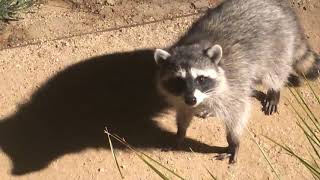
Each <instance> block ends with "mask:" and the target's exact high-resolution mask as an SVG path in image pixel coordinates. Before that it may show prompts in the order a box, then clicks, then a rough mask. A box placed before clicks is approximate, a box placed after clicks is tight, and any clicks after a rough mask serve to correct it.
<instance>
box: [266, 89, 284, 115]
mask: <svg viewBox="0 0 320 180" xmlns="http://www.w3.org/2000/svg"><path fill="white" fill-rule="evenodd" d="M279 100H280V91H275V90H268V92H267V95H266V97H265V99H264V101H263V108H262V110H263V112H264V113H265V114H266V115H272V114H273V113H277V112H278V104H279Z"/></svg>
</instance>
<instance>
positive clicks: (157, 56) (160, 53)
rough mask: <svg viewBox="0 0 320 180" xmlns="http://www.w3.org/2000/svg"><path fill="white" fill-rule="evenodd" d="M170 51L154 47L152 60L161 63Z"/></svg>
mask: <svg viewBox="0 0 320 180" xmlns="http://www.w3.org/2000/svg"><path fill="white" fill-rule="evenodd" d="M170 56H171V55H170V53H168V52H167V51H165V50H162V49H156V50H155V52H154V60H155V61H156V63H157V64H161V62H163V61H165V60H166V59H168V58H169V57H170Z"/></svg>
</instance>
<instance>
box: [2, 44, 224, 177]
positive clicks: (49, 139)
mask: <svg viewBox="0 0 320 180" xmlns="http://www.w3.org/2000/svg"><path fill="white" fill-rule="evenodd" d="M155 70H156V66H155V64H154V61H153V53H152V51H151V50H138V51H133V52H125V53H115V54H110V55H104V56H100V57H96V58H92V59H88V60H86V61H84V62H81V63H78V64H76V65H73V66H71V67H68V68H66V69H65V70H63V71H62V72H60V73H58V74H57V75H56V76H54V77H53V78H51V79H50V80H48V81H47V82H46V83H45V84H44V85H42V87H40V88H39V90H38V91H36V92H35V93H34V94H33V95H32V98H31V100H30V101H29V102H27V103H26V104H23V105H21V107H20V108H19V110H18V111H17V112H16V113H15V114H13V115H12V116H10V117H8V118H6V119H2V120H0V122H1V123H0V147H1V149H2V150H3V151H4V152H5V153H6V154H7V155H8V156H9V157H10V159H11V160H12V162H13V167H12V174H15V175H22V174H26V173H30V172H33V171H38V170H41V169H43V168H45V167H47V165H48V164H49V163H50V162H51V161H52V160H54V159H56V158H58V157H60V156H62V155H64V154H67V153H76V152H79V151H81V150H84V149H85V148H108V142H107V138H106V134H104V127H105V126H107V127H108V129H109V131H110V132H111V133H115V134H117V135H119V136H121V137H124V138H125V139H126V140H127V142H129V143H130V144H131V145H133V146H135V147H138V148H167V147H168V146H169V145H170V144H172V140H173V137H174V134H173V133H170V132H167V131H165V130H163V129H161V128H160V127H158V126H157V124H156V123H155V122H154V121H153V120H152V119H153V117H154V116H156V115H158V114H159V113H161V112H163V110H164V109H166V108H167V106H166V104H165V103H164V102H163V98H161V97H160V96H159V95H158V94H157V93H156V90H155V86H154V75H155ZM186 143H187V144H188V145H190V146H191V147H192V148H193V149H194V150H195V151H197V152H203V153H211V152H223V151H224V150H225V148H222V147H214V146H209V145H206V144H203V143H201V142H198V141H196V140H192V139H187V140H186ZM117 147H118V148H121V147H122V146H119V145H117ZM180 150H181V149H180ZM182 150H183V151H189V149H188V148H185V149H182Z"/></svg>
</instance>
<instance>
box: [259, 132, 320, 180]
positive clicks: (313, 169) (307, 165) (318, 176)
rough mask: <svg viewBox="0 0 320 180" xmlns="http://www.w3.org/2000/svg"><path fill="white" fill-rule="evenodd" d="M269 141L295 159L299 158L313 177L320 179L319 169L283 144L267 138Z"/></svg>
mask: <svg viewBox="0 0 320 180" xmlns="http://www.w3.org/2000/svg"><path fill="white" fill-rule="evenodd" d="M265 138H267V139H268V140H270V141H271V142H273V143H275V144H276V145H278V146H280V147H281V148H282V149H284V150H285V151H287V152H288V153H289V154H290V155H292V156H294V157H295V158H297V159H298V160H299V161H300V162H301V163H302V164H303V165H304V166H305V167H306V168H307V169H308V170H309V171H310V172H311V173H312V174H313V175H315V176H316V177H317V178H319V179H320V171H319V169H317V168H314V167H313V166H312V165H311V164H310V163H308V162H307V161H306V160H304V159H302V158H301V157H299V156H298V155H297V154H296V153H294V152H293V151H292V150H291V149H290V148H289V147H285V146H283V145H282V144H280V143H278V142H276V141H274V140H273V139H271V138H269V137H266V136H265Z"/></svg>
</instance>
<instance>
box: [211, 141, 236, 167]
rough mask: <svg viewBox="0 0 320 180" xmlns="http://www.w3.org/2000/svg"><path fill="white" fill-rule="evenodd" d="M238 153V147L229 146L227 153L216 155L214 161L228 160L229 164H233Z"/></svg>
mask: <svg viewBox="0 0 320 180" xmlns="http://www.w3.org/2000/svg"><path fill="white" fill-rule="evenodd" d="M238 151H239V146H233V145H231V146H229V147H228V148H227V152H225V153H222V154H218V155H217V156H215V159H216V160H225V159H229V164H235V163H236V162H237V158H238Z"/></svg>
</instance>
